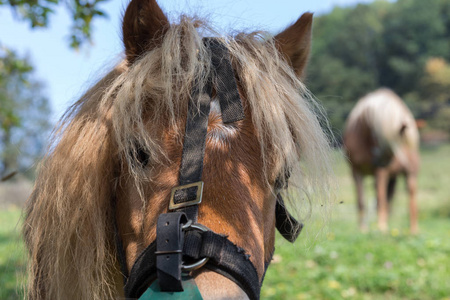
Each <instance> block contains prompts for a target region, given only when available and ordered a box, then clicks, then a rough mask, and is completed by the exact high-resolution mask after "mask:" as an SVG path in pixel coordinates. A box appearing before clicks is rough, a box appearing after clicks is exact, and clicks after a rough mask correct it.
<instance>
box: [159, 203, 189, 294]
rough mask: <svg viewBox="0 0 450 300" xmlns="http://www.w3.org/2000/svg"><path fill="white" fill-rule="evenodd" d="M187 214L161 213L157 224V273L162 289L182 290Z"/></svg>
mask: <svg viewBox="0 0 450 300" xmlns="http://www.w3.org/2000/svg"><path fill="white" fill-rule="evenodd" d="M186 222H187V218H186V215H185V214H184V213H182V212H173V213H168V214H161V215H160V216H159V218H158V223H157V226H156V252H155V255H156V273H157V276H158V281H159V286H160V288H161V291H170V292H181V291H183V286H182V284H181V264H182V259H183V244H184V233H183V229H182V225H184V224H186Z"/></svg>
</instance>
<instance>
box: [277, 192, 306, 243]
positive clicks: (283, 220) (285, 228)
mask: <svg viewBox="0 0 450 300" xmlns="http://www.w3.org/2000/svg"><path fill="white" fill-rule="evenodd" d="M275 222H276V227H277V230H278V232H279V233H280V234H281V235H282V236H283V237H284V238H285V239H286V240H288V241H289V242H291V243H293V242H295V240H296V239H297V237H298V235H299V234H300V232H301V231H302V229H303V224H302V223H300V222H298V221H297V220H296V219H295V218H294V217H293V216H292V215H291V214H290V213H289V212H288V210H287V209H286V207H285V206H284V200H283V197H282V196H281V194H278V195H277V204H276V206H275Z"/></svg>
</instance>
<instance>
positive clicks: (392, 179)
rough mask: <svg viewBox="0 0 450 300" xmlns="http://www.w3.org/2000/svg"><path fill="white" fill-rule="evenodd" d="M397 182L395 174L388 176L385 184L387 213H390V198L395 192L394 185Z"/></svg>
mask: <svg viewBox="0 0 450 300" xmlns="http://www.w3.org/2000/svg"><path fill="white" fill-rule="evenodd" d="M396 183H397V176H395V175H394V176H392V177H390V178H389V182H388V186H387V201H388V209H389V213H391V209H392V199H393V197H394V193H395V185H396Z"/></svg>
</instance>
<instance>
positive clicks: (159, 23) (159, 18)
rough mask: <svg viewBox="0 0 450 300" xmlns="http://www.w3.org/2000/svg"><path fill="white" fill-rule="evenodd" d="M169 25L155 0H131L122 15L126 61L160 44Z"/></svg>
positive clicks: (130, 62)
mask: <svg viewBox="0 0 450 300" xmlns="http://www.w3.org/2000/svg"><path fill="white" fill-rule="evenodd" d="M169 27H170V23H169V20H168V19H167V17H166V16H165V15H164V13H163V11H162V10H161V8H160V7H159V5H158V3H156V0H132V1H131V2H130V4H129V5H128V7H127V10H126V11H125V15H124V17H123V24H122V31H123V44H124V45H125V53H126V56H127V60H128V63H129V64H130V65H131V64H132V63H133V62H134V61H135V60H136V58H138V57H139V56H140V55H142V54H143V53H144V52H146V51H149V50H151V49H153V48H155V47H157V46H159V45H160V44H161V41H162V38H163V37H164V35H165V33H166V32H167V30H168V29H169Z"/></svg>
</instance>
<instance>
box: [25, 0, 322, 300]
mask: <svg viewBox="0 0 450 300" xmlns="http://www.w3.org/2000/svg"><path fill="white" fill-rule="evenodd" d="M311 24H312V15H311V14H309V13H305V14H303V15H302V16H301V17H300V18H299V19H298V21H296V22H295V23H294V24H293V25H291V26H290V27H288V28H287V29H285V30H284V31H283V32H281V33H280V34H278V35H276V36H275V37H271V36H270V35H268V34H266V33H262V32H256V33H250V34H245V33H240V34H237V35H236V36H234V37H231V36H224V37H220V36H219V35H218V34H217V33H216V32H214V31H212V30H211V29H209V27H207V26H206V25H205V24H204V22H202V21H199V20H192V19H190V18H187V17H184V16H183V17H181V18H180V21H179V23H177V24H173V23H172V24H171V23H169V21H168V19H167V17H166V16H165V14H164V13H163V12H162V10H161V9H160V8H159V6H158V5H157V3H156V2H155V1H154V0H132V1H131V3H130V4H129V6H128V8H127V10H126V12H125V14H124V20H123V42H124V46H125V56H126V57H125V59H124V61H123V62H121V63H119V64H118V65H117V66H116V67H115V68H114V69H113V70H112V71H111V72H110V73H109V74H107V75H106V76H105V77H104V78H102V79H101V80H100V81H99V82H97V83H96V84H95V85H94V86H93V87H92V88H91V89H90V90H89V91H88V92H87V93H86V94H85V95H84V96H82V98H81V99H80V100H79V101H77V102H76V103H75V104H74V105H73V106H72V107H71V108H70V109H69V111H68V112H67V113H66V115H65V116H64V118H63V120H62V121H61V124H60V126H59V127H58V129H56V131H55V137H54V140H53V143H52V145H51V146H50V149H49V151H48V154H47V155H46V157H45V158H44V160H43V162H42V164H41V166H40V169H39V174H38V176H37V180H36V183H35V187H34V190H33V193H32V195H31V197H30V200H29V202H28V205H27V208H26V217H25V222H24V236H25V242H26V246H27V248H28V254H29V280H28V285H29V286H28V295H29V298H30V299H116V298H122V299H123V297H126V298H139V297H144V296H145V294H147V292H149V293H151V292H152V291H153V290H152V291H150V289H147V288H148V287H149V286H150V285H151V287H154V284H155V283H158V282H159V289H161V290H162V291H168V292H169V294H178V293H175V292H177V291H180V290H182V289H188V288H189V287H192V286H194V291H197V292H198V291H199V292H200V293H201V295H202V296H203V297H204V298H205V299H245V298H247V297H248V298H251V299H257V298H259V289H260V285H261V284H262V279H263V276H264V273H265V270H266V267H267V266H268V264H269V262H270V260H271V257H272V254H273V251H274V240H275V227H276V224H277V225H278V220H277V219H278V218H279V217H280V214H278V213H276V211H278V209H279V208H280V207H281V208H282V209H283V208H284V207H283V206H282V205H281V204H282V203H281V202H282V198H281V196H280V194H279V192H280V191H282V192H283V195H284V196H285V201H289V203H288V205H287V207H289V211H290V213H293V212H295V210H296V209H297V211H299V209H302V210H303V211H305V206H307V205H308V204H309V199H310V196H312V195H322V196H324V195H325V196H326V195H327V194H328V185H327V181H328V179H327V178H328V177H329V174H330V164H329V150H330V148H329V142H328V139H327V137H326V135H325V134H324V132H323V131H322V128H321V125H320V121H319V116H318V115H316V113H317V111H318V110H317V109H316V108H315V107H316V104H315V103H314V101H313V100H312V99H311V97H310V96H309V93H308V91H307V90H306V89H305V87H304V86H303V84H302V83H301V81H300V79H299V78H300V77H301V76H302V75H303V71H304V68H305V66H306V63H307V59H308V54H309V48H310V38H311ZM205 33H208V35H212V36H215V38H208V39H205V38H203V35H204V34H205ZM230 72H231V73H230ZM224 74H225V75H226V76H224ZM230 108H231V109H230ZM205 116H206V118H205ZM199 119H200V121H198V120H199ZM205 120H206V121H205ZM203 121H205V122H203ZM192 149H195V150H194V151H192ZM192 152H194V153H192ZM187 153H189V154H187ZM192 162H195V163H192ZM191 169H193V170H195V171H196V172H197V171H199V172H198V174H197V177H200V179H195V180H191V181H190V180H189V178H188V180H185V179H186V178H185V177H186V173H185V172H187V173H189V174H190V172H191V171H192V170H191ZM191 175H192V174H191ZM191 175H188V176H187V177H189V176H191ZM198 175H200V176H198ZM200 180H201V181H200ZM189 181H190V182H191V183H189ZM288 181H289V187H288ZM186 182H187V183H189V184H186ZM294 188H297V189H298V191H296V192H291V189H294ZM288 189H289V192H287V191H288ZM288 194H290V195H292V194H294V195H295V196H296V198H297V199H291V200H289V199H287V198H286V197H288V196H289V195H288ZM302 195H303V196H302ZM180 199H181V200H180ZM186 199H187V202H186V201H185V200H186ZM277 199H278V202H277ZM294 200H295V201H294ZM301 200H304V201H301ZM321 201H326V199H323V198H322V199H321ZM200 202H201V204H200ZM169 203H170V204H169ZM180 203H181V204H182V206H184V205H186V207H184V208H179V207H178V206H177V205H178V204H180ZM321 203H322V202H321ZM280 205H281V206H280ZM169 207H170V213H168V211H169ZM193 211H194V213H193ZM300 212H301V211H300ZM188 218H189V219H190V220H189V221H188V220H187V219H188ZM283 218H284V220H285V221H288V223H283V224H284V225H286V226H287V227H288V228H290V229H289V230H292V231H295V230H298V226H296V225H298V224H296V223H295V221H294V219H292V218H290V216H288V213H287V212H286V211H284V215H283V214H281V219H283ZM193 223H195V224H193ZM165 230H167V232H166V231H165ZM284 235H286V236H288V238H291V239H293V238H292V233H291V232H284ZM183 238H184V244H183ZM196 239H197V240H196ZM198 239H200V242H204V243H207V242H205V240H206V239H209V240H208V241H209V242H208V243H210V244H208V246H207V247H206V248H207V249H206V250H205V249H204V248H205V247H203V246H204V245H203V244H202V245H203V246H202V245H197V244H195V243H196V242H198ZM155 240H156V244H155ZM211 240H212V241H211ZM187 244H189V245H187ZM191 244H194V245H197V246H198V247H199V248H201V249H200V250H202V251H203V250H204V251H203V252H202V253H200V252H198V253H197V252H195V251H193V250H192V248H193V246H192V245H191ZM155 245H156V246H155ZM180 245H181V246H180ZM189 246H191V248H189ZM155 247H156V248H155ZM165 247H168V248H165ZM180 247H181V248H180ZM202 247H203V248H202ZM194 248H195V247H194ZM186 249H189V251H193V253H190V254H189V253H187V252H188V250H186ZM194 250H195V249H194ZM197 250H198V249H197ZM196 253H197V254H198V256H199V257H198V258H196V257H195V255H196ZM199 253H200V254H199ZM155 257H156V258H155ZM197 259H198V260H200V261H199V262H198V261H197ZM207 259H209V260H207ZM185 260H186V261H185ZM155 261H156V267H155ZM169 261H170V262H171V263H174V264H170V265H166V263H168V262H169ZM204 263H206V264H205V265H204V266H203V267H201V268H200V266H201V265H203V264H204ZM186 264H187V265H189V268H188V266H186ZM181 271H183V272H181ZM181 273H182V274H183V276H182V277H183V278H185V275H186V274H188V275H191V279H187V280H184V279H183V278H181V277H180V276H181V275H180V274H181ZM156 278H158V279H157V280H156V281H155V279H156ZM180 278H181V279H180ZM192 278H193V280H194V281H195V282H194V283H192ZM180 280H183V282H181V286H180ZM195 284H196V285H197V286H198V289H195ZM154 292H155V293H158V287H155V290H154ZM183 293H184V292H183ZM182 295H183V294H182ZM184 295H185V296H184V298H186V299H187V298H190V296H187V295H188V294H184ZM143 299H144V298H143Z"/></svg>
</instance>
